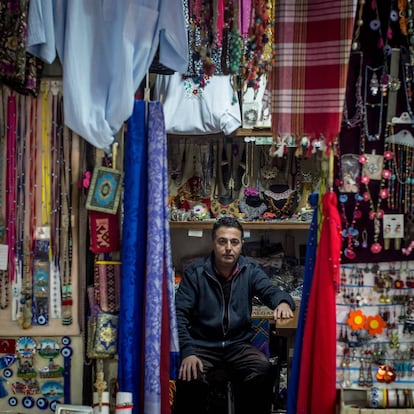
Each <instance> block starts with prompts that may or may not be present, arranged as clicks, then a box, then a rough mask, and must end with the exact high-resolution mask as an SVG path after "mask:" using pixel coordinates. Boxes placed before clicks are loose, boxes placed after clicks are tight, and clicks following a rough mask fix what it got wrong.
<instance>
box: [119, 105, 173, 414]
mask: <svg viewBox="0 0 414 414" xmlns="http://www.w3.org/2000/svg"><path fill="white" fill-rule="evenodd" d="M146 106H147V107H146ZM146 114H148V120H147V127H148V132H146V122H145V117H146ZM127 131H128V132H127V137H126V148H127V150H126V151H125V182H124V186H125V188H126V189H128V191H125V194H124V225H123V239H122V240H123V243H122V275H121V280H122V286H121V307H120V327H119V350H120V352H119V364H118V377H119V390H120V391H124V392H131V393H132V394H133V400H134V409H133V413H134V414H138V413H145V414H161V413H168V412H169V408H170V403H171V401H170V398H169V397H170V395H169V391H170V380H174V379H176V372H177V369H178V362H179V348H178V335H177V326H176V318H175V306H174V300H173V296H174V284H173V274H172V262H171V248H170V233H169V224H168V203H167V200H168V177H167V137H166V132H165V124H164V114H163V111H162V106H161V104H160V103H158V102H151V103H149V104H146V103H145V102H143V101H136V102H135V105H134V112H133V115H132V116H131V118H130V119H129V121H128V129H127ZM148 194H151V197H150V198H149V197H148ZM141 355H143V358H141ZM142 396H143V398H141V397H142Z"/></svg>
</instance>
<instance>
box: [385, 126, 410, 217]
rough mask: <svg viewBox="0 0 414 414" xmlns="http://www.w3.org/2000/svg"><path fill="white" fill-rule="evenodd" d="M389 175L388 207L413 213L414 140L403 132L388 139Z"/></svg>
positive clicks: (405, 212)
mask: <svg viewBox="0 0 414 414" xmlns="http://www.w3.org/2000/svg"><path fill="white" fill-rule="evenodd" d="M386 142H387V144H388V145H390V147H389V150H387V151H386V153H385V156H386V159H387V171H388V172H389V173H388V175H389V176H390V177H389V181H388V193H389V195H390V197H389V199H388V207H390V208H391V209H396V210H398V211H400V212H403V213H404V214H410V213H412V208H413V205H414V165H413V164H414V147H413V146H414V138H413V136H412V134H411V133H410V132H409V131H406V130H402V131H400V132H399V133H398V134H396V135H394V134H392V135H391V136H390V137H388V138H387V139H386Z"/></svg>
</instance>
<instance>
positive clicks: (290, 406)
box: [287, 193, 319, 414]
mask: <svg viewBox="0 0 414 414" xmlns="http://www.w3.org/2000/svg"><path fill="white" fill-rule="evenodd" d="M318 198H319V197H318V193H312V194H311V195H310V196H309V199H308V201H309V204H310V205H311V207H313V208H314V211H313V217H312V222H311V224H310V228H309V233H308V241H307V246H306V256H305V274H304V276H303V289H302V298H301V301H300V310H299V318H298V326H297V328H296V333H295V344H294V350H295V351H294V353H293V360H292V367H291V370H290V379H289V384H288V401H287V414H296V406H297V395H298V386H299V378H300V361H301V355H302V341H303V331H304V327H305V322H306V310H307V307H308V300H309V294H310V290H311V286H312V279H313V271H314V268H315V259H316V248H317V245H318V208H317V206H318Z"/></svg>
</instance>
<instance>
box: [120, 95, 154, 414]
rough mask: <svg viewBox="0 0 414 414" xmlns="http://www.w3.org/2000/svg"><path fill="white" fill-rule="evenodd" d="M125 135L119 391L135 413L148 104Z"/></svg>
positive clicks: (138, 105)
mask: <svg viewBox="0 0 414 414" xmlns="http://www.w3.org/2000/svg"><path fill="white" fill-rule="evenodd" d="M127 127H128V128H127V134H126V137H125V148H126V150H125V162H124V163H125V178H124V186H125V188H126V189H128V191H125V192H124V219H123V227H122V248H121V261H122V268H121V299H120V312H119V313H120V318H119V320H120V322H119V333H118V334H119V339H118V340H119V343H118V347H119V352H118V353H119V363H118V380H119V391H123V392H130V393H132V395H133V403H134V409H133V413H134V414H137V413H138V412H139V413H141V412H142V411H141V409H140V408H141V406H140V405H141V404H142V398H141V394H142V393H141V389H142V376H141V373H142V372H143V370H144V367H143V363H142V359H141V355H142V349H143V345H142V343H143V313H144V311H143V303H144V277H145V264H146V248H147V246H146V232H147V200H148V196H147V177H148V173H147V135H146V125H145V103H144V102H143V101H135V103H134V109H133V114H132V116H131V118H130V119H129V120H128V124H127Z"/></svg>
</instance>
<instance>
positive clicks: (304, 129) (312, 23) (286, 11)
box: [271, 0, 357, 141]
mask: <svg viewBox="0 0 414 414" xmlns="http://www.w3.org/2000/svg"><path fill="white" fill-rule="evenodd" d="M356 4H357V0H297V1H291V0H280V1H279V2H278V3H277V6H276V19H275V26H276V27H275V41H276V58H275V63H274V67H273V68H272V72H271V82H272V83H271V88H272V91H271V92H272V132H273V134H274V135H280V136H282V137H283V136H286V135H291V134H293V135H295V136H296V137H298V138H300V137H302V136H304V135H307V136H308V137H309V138H310V139H311V140H313V139H315V138H319V137H320V134H323V136H324V137H325V139H326V140H327V141H331V140H332V139H334V138H335V137H336V136H337V134H338V133H339V130H340V125H341V119H342V108H343V101H344V96H345V86H346V76H347V70H348V60H349V54H350V50H351V42H352V31H353V24H354V16H355V11H356Z"/></svg>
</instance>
